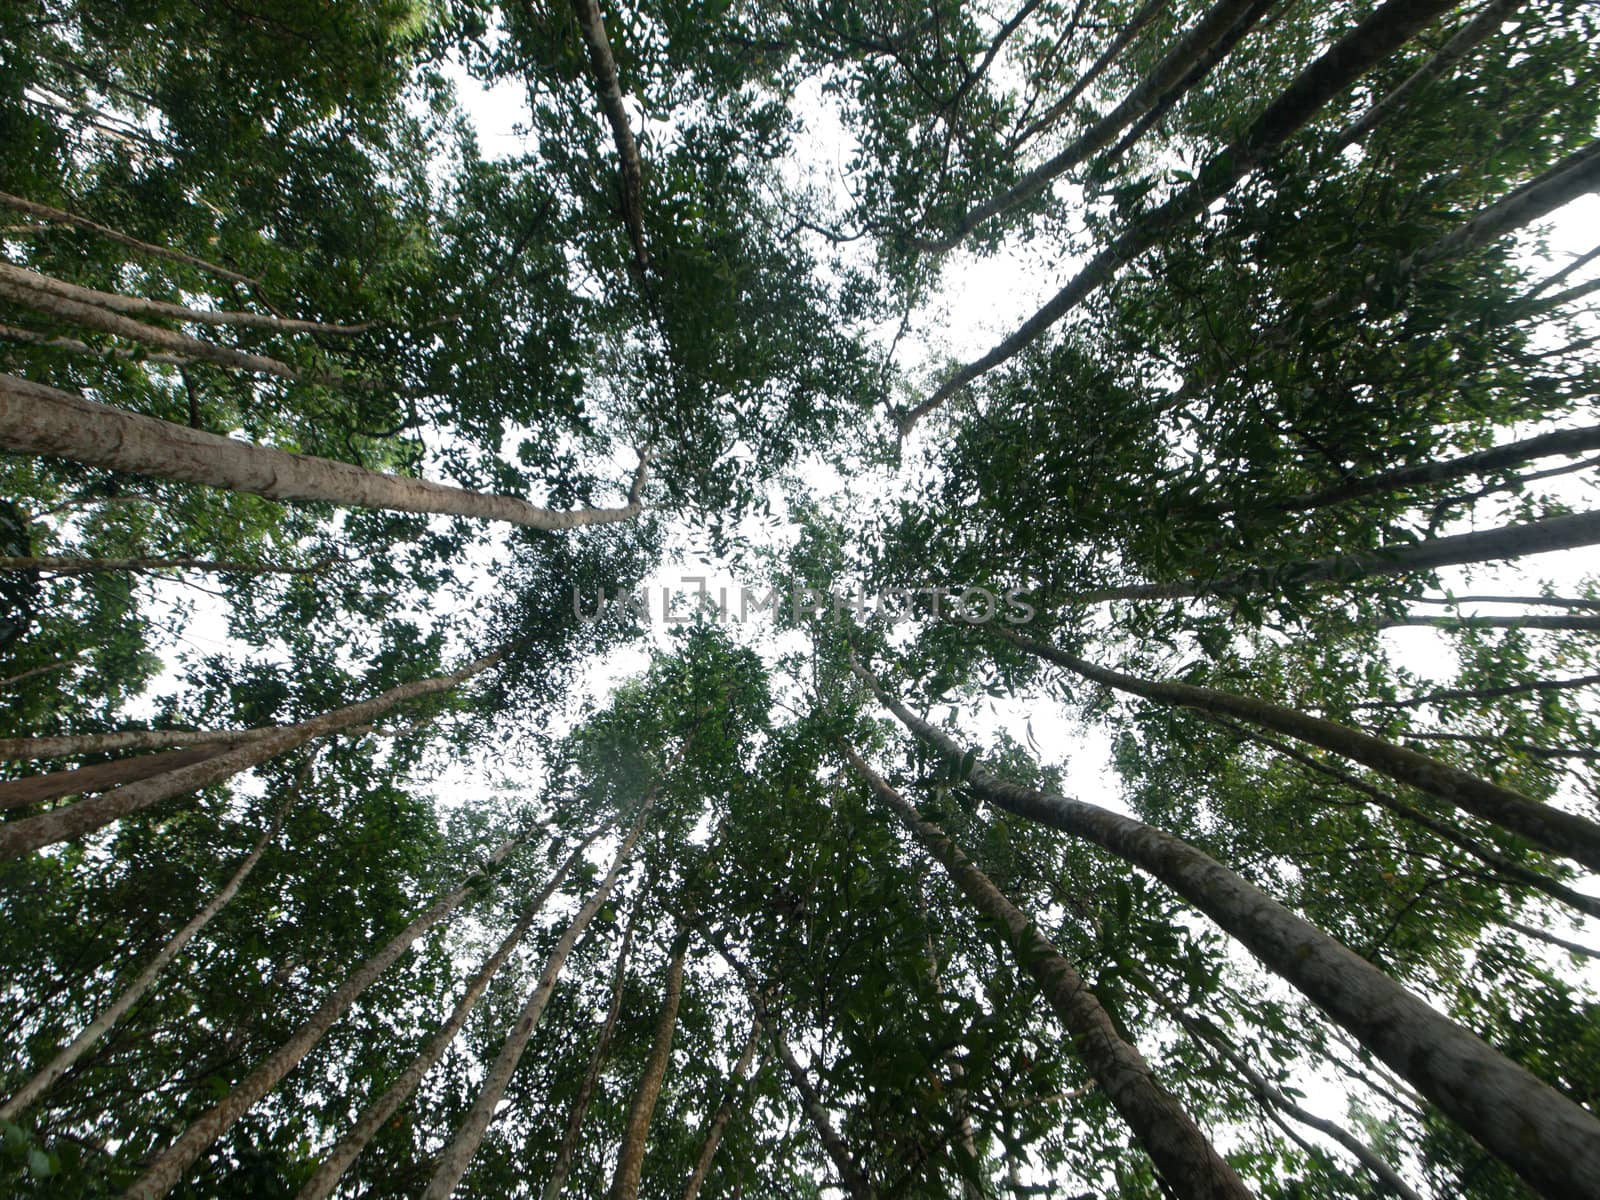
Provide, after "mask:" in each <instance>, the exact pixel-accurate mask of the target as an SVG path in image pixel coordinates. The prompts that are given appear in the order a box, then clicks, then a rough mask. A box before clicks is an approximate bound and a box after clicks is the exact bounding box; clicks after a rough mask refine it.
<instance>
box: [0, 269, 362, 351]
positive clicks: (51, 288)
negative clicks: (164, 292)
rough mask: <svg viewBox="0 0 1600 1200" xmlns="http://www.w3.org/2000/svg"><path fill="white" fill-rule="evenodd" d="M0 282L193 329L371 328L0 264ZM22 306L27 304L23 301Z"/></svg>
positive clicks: (334, 331) (329, 330)
mask: <svg viewBox="0 0 1600 1200" xmlns="http://www.w3.org/2000/svg"><path fill="white" fill-rule="evenodd" d="M0 282H4V283H5V284H7V285H9V286H10V287H11V288H13V289H22V290H26V291H30V292H35V293H38V294H39V295H42V296H58V297H60V298H62V299H65V300H71V301H73V302H75V303H78V304H92V305H95V306H96V307H98V308H107V309H110V310H111V311H112V312H120V313H129V314H131V315H135V316H141V317H168V318H171V319H172V320H176V321H188V322H192V323H194V324H196V325H237V326H242V327H245V328H250V329H271V330H276V331H277V332H279V333H323V334H352V333H362V332H364V331H365V330H367V329H370V328H371V326H370V325H330V324H328V323H326V322H324V321H296V320H294V319H292V318H290V317H277V316H273V315H272V314H271V313H255V312H218V311H216V310H214V309H212V310H208V309H201V308H189V307H188V306H187V305H183V304H168V303H166V302H165V301H162V300H145V299H143V298H142V297H139V296H123V295H119V294H118V293H116V292H100V291H96V290H95V289H93V288H86V287H79V286H78V285H77V284H75V283H67V282H66V281H65V280H61V279H54V278H52V277H50V276H49V275H41V274H40V273H39V272H37V271H30V270H28V269H27V268H25V267H14V266H12V265H11V264H9V263H0ZM24 303H27V302H26V301H24Z"/></svg>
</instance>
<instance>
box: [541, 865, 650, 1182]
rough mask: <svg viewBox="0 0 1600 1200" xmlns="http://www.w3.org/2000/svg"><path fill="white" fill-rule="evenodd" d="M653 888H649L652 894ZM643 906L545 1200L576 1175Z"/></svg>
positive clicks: (621, 954)
mask: <svg viewBox="0 0 1600 1200" xmlns="http://www.w3.org/2000/svg"><path fill="white" fill-rule="evenodd" d="M648 890H649V885H648V883H647V884H646V885H645V892H646V894H647V893H648ZM640 907H641V905H640V903H639V902H638V901H637V900H636V901H634V904H633V911H632V912H631V913H630V914H629V916H628V926H627V928H626V929H624V930H623V931H622V944H621V945H620V946H619V947H618V948H617V964H616V967H615V968H614V970H613V972H612V977H611V1003H610V1004H608V1005H607V1006H606V1019H605V1021H604V1022H603V1023H602V1024H601V1026H600V1036H599V1037H598V1038H596V1039H595V1043H594V1051H593V1052H592V1053H591V1054H590V1055H589V1069H588V1070H587V1071H585V1072H584V1074H583V1082H582V1083H581V1084H579V1085H578V1094H577V1095H576V1096H574V1097H573V1098H572V1110H571V1111H570V1112H569V1113H568V1114H567V1128H566V1130H565V1131H564V1132H563V1133H562V1135H561V1145H560V1146H559V1147H558V1148H557V1149H556V1161H555V1163H554V1164H553V1165H552V1166H551V1168H550V1178H549V1179H547V1180H546V1181H545V1185H544V1200H558V1198H559V1197H560V1195H561V1191H562V1189H563V1188H565V1187H566V1185H567V1176H568V1175H570V1174H571V1173H572V1159H573V1156H574V1155H576V1154H577V1152H578V1137H579V1135H580V1134H581V1132H582V1130H583V1118H584V1117H585V1116H586V1115H587V1114H588V1112H589V1102H590V1101H591V1100H593V1099H594V1092H595V1088H597V1087H599V1086H600V1072H601V1070H602V1069H604V1067H605V1062H606V1056H607V1055H608V1054H610V1052H611V1037H612V1035H613V1034H614V1033H615V1032H616V1028H617V1018H618V1017H620V1016H621V1015H622V992H623V988H624V987H625V986H626V984H627V980H628V953H629V951H630V950H631V949H632V948H633V931H634V926H635V925H636V924H637V923H638V920H639V909H640Z"/></svg>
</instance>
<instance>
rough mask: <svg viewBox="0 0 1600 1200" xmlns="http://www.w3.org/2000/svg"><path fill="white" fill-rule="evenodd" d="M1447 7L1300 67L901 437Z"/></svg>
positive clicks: (1388, 25)
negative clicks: (1191, 176)
mask: <svg viewBox="0 0 1600 1200" xmlns="http://www.w3.org/2000/svg"><path fill="white" fill-rule="evenodd" d="M1452 7H1453V4H1452V2H1451V0H1387V3H1384V4H1382V5H1380V6H1379V7H1378V8H1376V9H1374V10H1373V11H1372V12H1370V13H1368V14H1367V16H1366V17H1365V19H1363V20H1362V21H1361V22H1360V24H1358V25H1357V26H1356V27H1355V28H1354V29H1352V30H1351V31H1350V32H1349V33H1347V34H1346V35H1345V36H1344V37H1343V38H1341V39H1339V41H1338V42H1336V43H1335V44H1334V45H1333V46H1331V47H1329V48H1328V50H1327V51H1325V52H1324V53H1323V54H1322V55H1321V57H1319V58H1318V59H1317V60H1316V61H1315V62H1313V63H1312V64H1311V65H1310V66H1308V67H1306V69H1305V70H1303V71H1302V72H1301V73H1300V74H1299V75H1298V76H1297V77H1296V78H1295V80H1294V81H1293V82H1292V83H1291V84H1290V85H1289V86H1288V87H1287V88H1285V89H1284V91H1283V92H1282V93H1281V94H1280V95H1279V96H1278V97H1277V98H1276V99H1275V100H1273V102H1272V103H1271V104H1269V105H1268V106H1267V108H1266V109H1265V111H1263V112H1262V113H1261V115H1260V116H1258V117H1257V118H1256V119H1255V121H1254V122H1252V123H1251V125H1250V127H1249V128H1248V129H1246V130H1245V132H1244V133H1243V134H1242V135H1241V136H1240V137H1239V138H1238V139H1237V140H1236V141H1234V143H1233V144H1232V145H1230V146H1228V147H1227V148H1226V149H1224V150H1223V151H1221V152H1220V153H1218V154H1216V155H1213V156H1212V157H1211V159H1210V160H1209V161H1208V162H1206V163H1205V164H1204V165H1203V166H1202V167H1201V168H1200V170H1199V172H1198V174H1197V176H1196V178H1195V181H1194V182H1193V183H1192V184H1190V185H1189V186H1187V187H1185V188H1184V189H1183V190H1182V191H1180V192H1179V193H1178V194H1177V195H1175V196H1173V197H1172V198H1171V199H1169V200H1167V201H1165V202H1163V203H1162V204H1160V205H1159V206H1158V207H1156V208H1154V209H1152V210H1151V211H1150V212H1149V213H1147V214H1145V215H1144V216H1143V217H1141V218H1139V219H1138V220H1136V221H1135V222H1134V224H1133V225H1132V227H1130V228H1129V229H1128V230H1126V231H1125V232H1124V233H1123V234H1122V235H1121V236H1119V237H1117V238H1116V239H1114V240H1113V241H1112V242H1111V244H1110V245H1108V246H1106V247H1105V248H1104V249H1102V250H1101V251H1100V253H1099V254H1097V255H1095V257H1094V258H1093V259H1091V260H1090V261H1089V262H1088V263H1087V264H1086V265H1085V266H1084V267H1083V268H1082V269H1081V270H1080V271H1079V272H1078V274H1077V275H1076V276H1074V277H1073V278H1072V279H1071V280H1070V281H1069V282H1068V283H1067V285H1066V286H1065V287H1063V288H1062V289H1061V290H1060V291H1059V292H1057V293H1056V294H1055V296H1054V297H1052V298H1051V299H1050V301H1049V302H1048V303H1046V304H1045V306H1044V307H1043V308H1041V309H1040V310H1039V311H1038V312H1036V313H1035V314H1034V315H1033V316H1031V317H1029V318H1028V319H1027V320H1026V321H1024V322H1023V323H1022V325H1021V327H1019V328H1018V329H1017V331H1016V332H1015V333H1013V334H1012V335H1011V336H1010V337H1007V338H1006V339H1005V340H1004V341H1002V342H1001V343H1000V344H999V345H997V346H996V347H995V348H994V349H992V350H990V351H989V352H988V353H987V354H985V355H983V356H982V357H980V358H977V359H974V360H973V361H972V362H970V363H968V364H966V365H965V366H963V367H960V368H958V369H957V370H955V371H953V372H951V373H950V374H949V375H948V376H946V377H945V379H944V380H943V381H942V382H941V383H940V384H939V386H938V387H937V388H935V389H934V391H933V393H932V394H931V395H930V396H928V398H927V399H925V400H923V401H922V402H921V403H920V404H918V405H916V406H915V407H913V408H911V409H909V410H907V411H906V412H905V413H904V414H903V415H902V416H901V419H900V429H901V433H902V435H905V434H909V433H910V432H911V430H912V429H913V428H914V427H915V425H916V423H917V422H918V421H919V420H921V419H922V418H923V417H924V416H926V415H927V414H928V413H930V412H932V411H934V410H935V409H937V408H938V407H940V406H941V405H942V404H944V403H945V402H946V401H948V400H949V399H950V398H951V397H952V396H954V395H955V394H956V393H957V392H959V391H960V390H961V389H962V388H964V387H966V386H967V384H969V383H971V382H972V381H973V380H974V379H977V378H978V377H979V376H980V375H983V374H985V373H986V372H988V371H990V370H992V369H993V368H995V367H997V366H999V365H1000V364H1001V363H1004V362H1007V361H1009V360H1010V359H1012V358H1014V357H1016V356H1017V355H1018V354H1020V353H1022V351H1023V350H1025V349H1026V348H1027V347H1028V346H1030V345H1032V344H1033V343H1034V342H1035V341H1037V340H1038V339H1039V338H1040V337H1041V336H1043V334H1044V333H1045V331H1046V330H1048V329H1050V328H1051V327H1052V326H1054V325H1055V324H1056V323H1057V322H1058V321H1060V320H1061V319H1062V318H1063V317H1065V316H1066V315H1067V314H1068V313H1069V312H1071V311H1073V310H1074V309H1075V308H1077V307H1078V306H1079V305H1080V304H1082V303H1083V302H1084V301H1085V300H1086V299H1088V297H1089V296H1091V295H1093V294H1094V293H1095V292H1096V291H1098V290H1099V289H1100V287H1102V286H1103V285H1104V284H1105V283H1106V282H1108V281H1109V280H1110V279H1111V278H1112V277H1113V276H1114V275H1115V274H1116V272H1117V270H1118V269H1119V268H1120V267H1122V265H1123V264H1125V263H1128V262H1131V261H1132V260H1133V259H1134V258H1136V257H1138V256H1139V255H1140V254H1142V253H1144V252H1145V251H1146V250H1148V249H1150V248H1151V247H1152V246H1155V245H1157V244H1158V243H1160V242H1161V241H1162V240H1163V239H1165V238H1166V237H1167V236H1169V235H1170V234H1171V233H1173V232H1174V231H1175V230H1177V229H1178V228H1180V227H1181V226H1182V225H1183V224H1184V223H1185V222H1187V221H1189V220H1191V219H1192V218H1193V217H1195V216H1196V215H1197V214H1199V213H1201V212H1203V211H1204V210H1205V208H1206V207H1207V206H1208V205H1209V204H1211V203H1212V202H1213V201H1215V200H1217V199H1218V198H1220V197H1221V196H1223V195H1225V194H1226V193H1227V192H1228V191H1229V190H1230V189H1232V187H1233V185H1234V184H1236V183H1238V182H1239V180H1241V179H1243V178H1244V177H1245V176H1246V175H1247V174H1249V173H1250V172H1251V171H1253V170H1254V169H1255V168H1256V167H1257V166H1258V165H1259V164H1260V163H1261V162H1262V161H1264V160H1265V158H1266V157H1267V155H1268V154H1269V153H1271V152H1272V151H1273V150H1275V149H1276V148H1277V147H1279V146H1281V145H1282V144H1283V143H1284V142H1286V141H1288V139H1289V138H1290V137H1292V136H1294V134H1295V133H1297V132H1298V131H1299V130H1300V129H1301V128H1302V127H1303V126H1304V125H1305V123H1306V122H1307V121H1309V120H1310V119H1311V118H1312V117H1314V116H1315V115H1316V114H1317V112H1318V111H1319V110H1320V109H1321V108H1322V107H1323V105H1325V104H1327V103H1328V101H1330V100H1332V99H1333V98H1334V97H1335V96H1337V95H1339V94H1341V93H1342V92H1344V91H1345V90H1346V89H1347V88H1349V87H1350V86H1351V85H1352V84H1354V83H1355V82H1356V81H1357V80H1358V79H1360V78H1361V77H1362V76H1363V75H1365V74H1366V73H1367V72H1368V71H1369V70H1371V69H1372V68H1373V67H1375V66H1377V65H1378V64H1379V63H1381V62H1382V61H1383V60H1384V59H1386V58H1388V57H1389V55H1391V54H1393V53H1394V52H1395V51H1396V50H1398V49H1399V48H1400V47H1401V46H1403V45H1405V44H1406V42H1408V41H1409V40H1410V39H1411V37H1412V36H1413V35H1414V34H1415V33H1417V32H1418V31H1419V30H1421V29H1422V28H1423V27H1424V26H1426V25H1427V24H1428V23H1429V22H1431V21H1432V20H1433V19H1434V18H1435V17H1437V16H1438V15H1439V14H1441V13H1443V12H1446V11H1448V10H1449V9H1450V8H1452Z"/></svg>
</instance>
